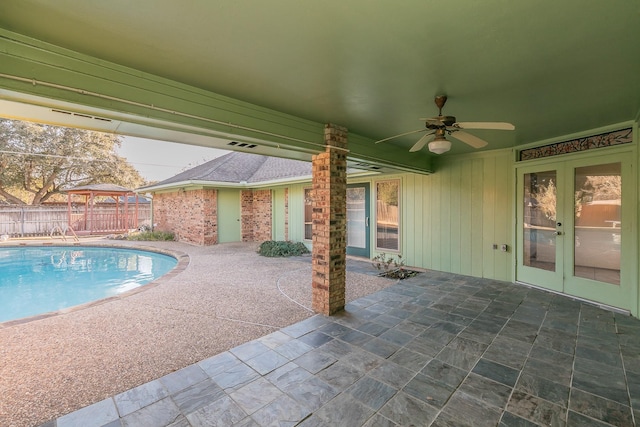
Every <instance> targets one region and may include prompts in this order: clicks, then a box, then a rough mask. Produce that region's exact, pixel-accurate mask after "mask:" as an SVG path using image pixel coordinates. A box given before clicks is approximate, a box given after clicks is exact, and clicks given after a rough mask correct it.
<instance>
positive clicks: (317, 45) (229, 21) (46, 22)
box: [0, 0, 640, 155]
mask: <svg viewBox="0 0 640 427" xmlns="http://www.w3.org/2000/svg"><path fill="white" fill-rule="evenodd" d="M0 27H1V28H4V29H6V30H9V31H13V32H16V33H19V34H23V35H26V36H30V37H33V38H36V39H39V40H43V41H46V42H49V43H52V44H54V45H58V46H61V47H64V48H68V49H71V50H74V51H77V52H80V53H84V54H88V55H91V56H94V57H96V58H100V59H104V60H108V61H111V62H115V63H118V64H121V65H124V66H128V67H131V68H134V69H138V70H141V71H145V72H148V73H151V74H155V75H159V76H162V77H166V78H169V79H172V80H176V81H179V82H182V83H185V84H188V85H192V86H195V87H199V88H202V89H205V90H209V91H213V92H216V93H219V94H222V95H227V96H230V97H233V98H237V99H240V100H243V101H247V102H251V103H254V104H257V105H260V106H264V107H267V108H271V109H274V110H277V111H281V112H285V113H289V114H292V115H294V116H298V117H302V118H305V119H309V120H313V121H316V122H319V123H326V122H333V123H337V124H340V125H343V126H346V127H347V128H348V129H349V130H350V131H352V132H355V133H357V134H359V135H362V136H365V137H369V138H372V139H373V140H377V139H382V138H385V137H388V136H391V135H395V134H399V133H402V132H406V131H409V130H413V129H419V128H421V127H422V126H423V123H422V122H420V121H419V120H418V118H420V117H431V116H434V115H436V113H437V109H436V107H435V105H434V103H433V97H434V96H435V95H437V94H447V95H448V96H449V101H448V102H447V105H446V106H445V109H444V113H446V114H449V115H454V116H456V117H457V118H458V120H459V121H506V122H511V123H513V124H514V125H515V126H516V131H514V132H504V131H502V132H501V131H475V132H473V133H475V134H476V135H478V136H481V137H483V138H485V139H487V140H489V141H490V145H489V146H488V147H487V149H492V148H504V147H511V146H514V145H517V144H526V143H530V142H534V141H540V140H544V139H547V138H554V137H558V136H562V135H567V134H571V133H574V132H580V131H584V130H588V129H594V128H597V127H601V126H606V125H610V124H614V123H619V122H623V121H628V120H637V117H638V114H639V111H640V1H638V0H610V1H604V0H601V1H598V0H593V1H584V0H536V1H513V0H482V1H478V0H457V1H456V0H452V1H449V2H446V1H433V0H416V1H408V0H405V1H392V0H324V1H316V2H312V1H300V0H271V1H260V0H235V1H207V0H200V1H198V0H189V1H176V0H136V1H131V0H108V1H105V0H75V1H74V0H56V1H51V0H4V1H2V2H0ZM1 67H2V65H1V64H0V72H1ZM418 138H419V136H418V137H416V136H408V137H405V138H401V139H398V140H397V141H395V142H393V143H390V144H394V145H395V146H397V148H398V149H399V150H407V149H408V148H409V147H410V146H411V145H412V144H413V143H414V142H415V141H416V140H417V139H418ZM452 141H453V144H454V149H453V150H452V153H456V152H464V151H472V150H471V149H469V148H468V147H466V146H465V145H464V144H462V143H460V142H457V141H456V140H453V139H452ZM407 155H410V154H409V153H407Z"/></svg>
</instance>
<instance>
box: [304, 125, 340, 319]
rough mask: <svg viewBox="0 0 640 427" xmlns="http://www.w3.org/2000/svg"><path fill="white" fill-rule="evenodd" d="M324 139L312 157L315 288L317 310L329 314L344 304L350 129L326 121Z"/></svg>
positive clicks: (313, 267)
mask: <svg viewBox="0 0 640 427" xmlns="http://www.w3.org/2000/svg"><path fill="white" fill-rule="evenodd" d="M324 140H325V145H326V148H325V152H324V153H320V154H317V155H315V156H313V160H312V163H313V165H312V170H313V179H312V181H313V202H312V211H313V213H312V220H313V223H312V230H313V237H312V242H313V249H312V291H313V309H314V311H315V312H316V313H321V314H324V315H327V316H329V315H332V314H334V313H336V312H338V311H341V310H342V309H344V305H345V287H346V241H347V239H346V228H347V227H346V225H347V202H346V199H347V129H346V128H343V127H340V126H336V125H332V124H327V125H326V126H325V130H324Z"/></svg>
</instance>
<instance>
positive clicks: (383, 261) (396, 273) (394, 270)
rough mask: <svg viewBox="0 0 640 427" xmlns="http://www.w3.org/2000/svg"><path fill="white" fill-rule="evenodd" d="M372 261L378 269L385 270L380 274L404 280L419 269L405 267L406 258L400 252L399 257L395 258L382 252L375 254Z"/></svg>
mask: <svg viewBox="0 0 640 427" xmlns="http://www.w3.org/2000/svg"><path fill="white" fill-rule="evenodd" d="M371 261H372V263H371V264H372V265H373V266H374V267H375V268H376V269H378V270H383V271H382V273H380V276H384V277H389V278H393V279H400V280H402V279H406V278H408V277H413V276H415V275H416V274H418V272H417V271H414V270H409V269H407V268H405V265H404V260H403V259H402V255H400V254H398V259H395V258H394V257H392V256H390V257H388V258H387V255H386V254H385V253H384V252H382V253H380V254H379V255H377V256H375V257H374V258H373V259H372V260H371Z"/></svg>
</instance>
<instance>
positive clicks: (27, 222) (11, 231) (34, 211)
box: [0, 203, 151, 237]
mask: <svg viewBox="0 0 640 427" xmlns="http://www.w3.org/2000/svg"><path fill="white" fill-rule="evenodd" d="M125 217H126V218H127V222H128V223H125V221H124V219H125ZM92 218H93V223H92ZM150 222H151V204H150V203H140V204H138V214H137V222H136V205H135V204H130V205H128V211H127V215H125V211H124V205H123V204H121V205H119V206H117V207H116V204H115V203H100V204H96V205H94V206H93V215H92V216H91V215H90V213H89V212H87V213H86V214H85V207H84V204H79V205H75V204H74V205H72V206H71V224H69V218H68V207H67V205H66V204H64V205H63V204H60V205H40V206H23V205H0V236H2V235H8V236H9V237H39V236H49V235H50V234H51V232H52V231H53V229H54V228H56V227H59V228H60V229H61V230H65V229H66V228H67V227H70V228H72V229H73V230H74V231H75V232H76V233H77V234H88V233H91V232H93V233H113V232H123V231H125V230H127V229H129V230H131V229H135V228H138V227H140V226H142V225H144V224H150Z"/></svg>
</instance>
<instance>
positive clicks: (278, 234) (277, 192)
mask: <svg viewBox="0 0 640 427" xmlns="http://www.w3.org/2000/svg"><path fill="white" fill-rule="evenodd" d="M284 191H285V189H284V188H276V189H274V190H273V193H272V194H273V199H272V200H273V202H272V203H271V207H272V210H273V212H272V215H271V218H272V221H273V222H272V226H271V230H272V232H271V234H272V237H271V238H272V239H273V240H285V234H286V233H285V208H284V204H285V197H284Z"/></svg>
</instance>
